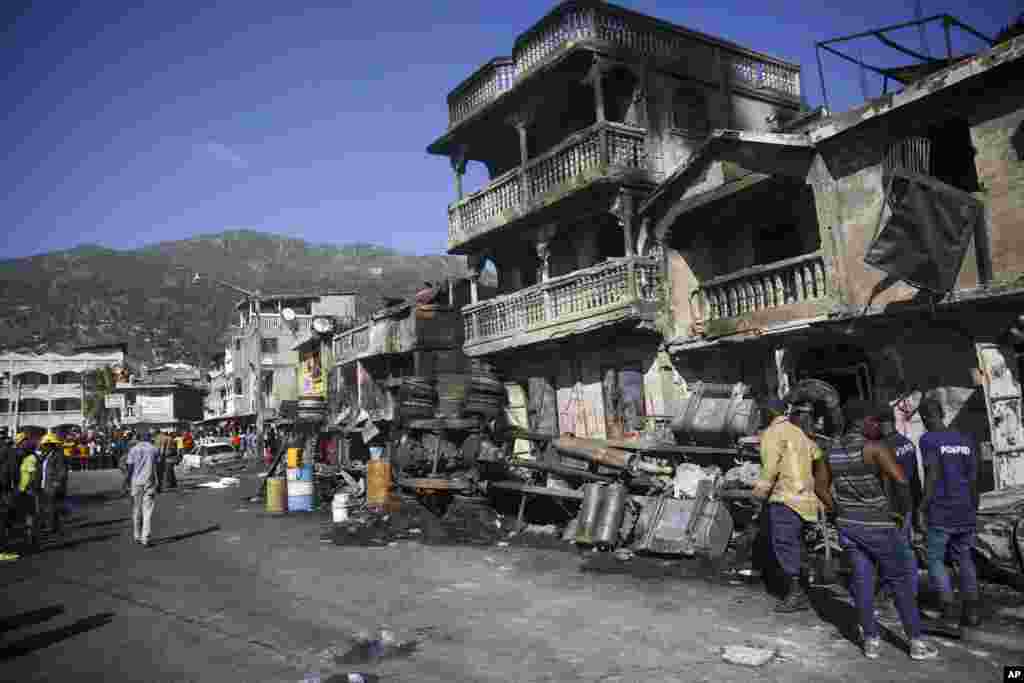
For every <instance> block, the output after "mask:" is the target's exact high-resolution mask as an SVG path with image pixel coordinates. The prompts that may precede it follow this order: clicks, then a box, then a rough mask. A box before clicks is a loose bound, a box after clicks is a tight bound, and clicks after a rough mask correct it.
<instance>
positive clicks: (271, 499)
mask: <svg viewBox="0 0 1024 683" xmlns="http://www.w3.org/2000/svg"><path fill="white" fill-rule="evenodd" d="M266 487H267V512H269V513H272V514H278V515H280V514H284V513H285V512H288V486H287V484H286V483H285V480H284V479H282V478H280V477H270V478H268V479H267V483H266Z"/></svg>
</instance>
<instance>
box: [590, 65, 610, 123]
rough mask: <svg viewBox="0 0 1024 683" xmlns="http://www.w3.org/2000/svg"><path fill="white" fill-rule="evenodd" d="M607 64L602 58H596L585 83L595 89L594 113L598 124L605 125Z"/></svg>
mask: <svg viewBox="0 0 1024 683" xmlns="http://www.w3.org/2000/svg"><path fill="white" fill-rule="evenodd" d="M607 70H608V69H607V62H606V61H605V60H603V59H601V58H600V57H595V58H594V64H593V66H591V67H590V71H588V72H587V77H586V78H585V79H584V83H588V84H589V85H590V86H591V87H592V88H593V89H594V113H595V115H596V118H597V122H598V123H604V121H605V113H604V74H605V72H606V71H607Z"/></svg>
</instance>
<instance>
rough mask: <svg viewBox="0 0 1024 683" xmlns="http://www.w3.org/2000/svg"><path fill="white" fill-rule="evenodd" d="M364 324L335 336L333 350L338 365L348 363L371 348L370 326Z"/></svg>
mask: <svg viewBox="0 0 1024 683" xmlns="http://www.w3.org/2000/svg"><path fill="white" fill-rule="evenodd" d="M371 324H372V323H364V324H362V325H360V326H359V327H353V328H352V329H350V330H345V331H344V332H342V333H340V334H336V335H334V341H333V343H332V350H333V351H334V362H335V363H337V364H338V365H341V364H343V363H348V362H349V361H351V360H353V359H355V358H357V357H358V356H359V354H361V353H364V352H365V351H366V350H367V349H369V348H370V325H371Z"/></svg>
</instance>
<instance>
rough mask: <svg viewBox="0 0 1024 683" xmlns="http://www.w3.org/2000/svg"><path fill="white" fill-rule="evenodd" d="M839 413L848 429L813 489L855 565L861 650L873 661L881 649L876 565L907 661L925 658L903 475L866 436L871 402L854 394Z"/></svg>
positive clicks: (889, 453)
mask: <svg viewBox="0 0 1024 683" xmlns="http://www.w3.org/2000/svg"><path fill="white" fill-rule="evenodd" d="M845 413H846V415H845V417H846V433H845V435H844V436H843V438H842V439H840V440H839V442H838V443H837V444H836V445H835V446H834V447H833V448H831V449H830V450H829V452H828V457H827V459H826V463H825V466H824V467H822V468H819V470H818V471H817V473H816V474H818V475H819V476H817V477H816V481H815V490H816V492H817V494H818V497H819V498H820V499H821V501H822V503H823V504H824V505H825V509H826V510H827V511H828V513H829V514H830V515H832V516H834V518H835V522H836V526H838V528H839V543H840V545H842V546H843V549H844V550H845V551H846V552H847V553H848V555H849V557H850V560H851V561H852V563H853V580H852V581H851V583H850V591H851V592H852V593H853V599H854V604H855V605H856V607H857V612H858V614H859V616H860V628H861V636H862V638H863V642H862V647H863V648H864V655H865V656H866V657H868V658H869V659H876V658H878V656H879V655H880V654H881V647H882V641H881V638H880V637H879V629H878V622H877V621H876V620H875V606H874V600H875V565H876V564H877V565H878V571H879V573H880V575H881V579H882V584H883V585H884V586H886V587H887V588H888V589H890V590H891V591H892V593H893V596H894V599H895V602H896V610H897V611H898V612H899V615H900V621H902V622H903V628H904V630H905V631H906V634H907V638H908V639H909V640H910V656H911V658H912V659H931V658H933V657H936V656H938V651H937V650H936V649H935V646H934V645H932V644H931V643H928V642H927V641H926V640H924V639H923V638H922V637H921V633H922V632H921V614H920V612H919V611H918V609H917V603H916V602H915V599H914V592H913V585H912V583H911V576H910V569H909V567H908V564H907V562H906V560H905V557H906V552H905V550H904V547H903V546H904V545H905V544H906V543H907V537H906V534H905V533H903V531H902V527H903V524H902V517H903V516H905V515H906V514H908V513H909V512H910V492H909V488H908V486H907V478H906V476H905V475H904V473H903V469H902V468H901V467H900V465H899V463H897V462H896V455H895V453H894V452H893V450H892V448H891V447H889V446H888V445H886V444H885V443H884V442H882V441H879V440H874V439H867V438H865V436H864V422H865V418H867V417H868V416H869V415H870V414H871V413H872V406H871V405H870V404H868V403H867V402H865V401H861V400H858V399H854V400H851V401H849V402H847V404H846V407H845ZM885 482H889V483H890V484H891V485H892V488H893V490H894V492H895V494H896V497H897V498H898V502H897V504H896V505H895V506H894V505H893V504H891V503H890V502H889V498H888V496H886V490H885V485H884V484H885ZM894 507H895V508H896V509H894Z"/></svg>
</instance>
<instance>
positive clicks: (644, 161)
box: [448, 123, 654, 244]
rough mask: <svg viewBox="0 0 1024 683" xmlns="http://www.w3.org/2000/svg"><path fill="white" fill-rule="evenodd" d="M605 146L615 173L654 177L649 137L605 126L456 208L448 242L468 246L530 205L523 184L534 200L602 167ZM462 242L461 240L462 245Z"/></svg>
mask: <svg viewBox="0 0 1024 683" xmlns="http://www.w3.org/2000/svg"><path fill="white" fill-rule="evenodd" d="M602 140H604V141H605V144H606V146H607V147H606V150H607V159H608V165H609V167H610V168H618V169H637V170H647V171H648V172H650V173H652V174H653V173H654V171H653V169H652V167H651V166H652V165H651V158H650V155H649V153H648V149H647V143H646V131H644V130H643V129H640V128H633V127H631V126H625V125H622V124H618V123H599V124H595V125H593V126H591V127H589V128H585V129H584V130H582V131H580V132H578V133H575V134H573V135H571V136H570V137H569V138H568V139H566V140H565V141H564V142H562V143H561V144H560V145H558V146H557V147H555V148H554V149H552V150H551V151H549V152H546V153H545V154H542V155H541V156H539V157H537V158H536V159H532V160H530V161H529V162H528V163H527V164H526V166H525V167H524V168H522V169H519V168H516V169H512V170H511V171H508V172H507V173H505V174H503V175H500V176H498V177H497V178H495V179H494V180H493V181H491V183H490V184H488V185H487V186H486V187H484V188H482V189H480V190H478V191H476V192H474V193H473V194H471V195H469V196H468V197H465V198H464V199H462V200H460V201H458V202H456V203H454V204H452V205H451V206H450V207H449V209H448V242H449V244H457V243H459V242H462V241H464V239H465V238H464V237H463V236H464V235H466V234H467V233H472V232H473V231H474V229H475V228H477V227H478V226H480V225H484V224H487V223H489V222H491V221H493V220H495V219H496V218H498V217H499V216H501V214H502V213H503V212H505V211H510V210H515V209H519V208H520V207H522V206H523V205H524V204H525V201H526V198H524V197H523V196H522V188H523V184H524V183H523V181H522V176H523V174H525V177H526V181H525V185H526V187H527V191H528V192H529V196H530V197H536V196H539V195H543V194H545V193H546V192H550V191H551V190H554V189H556V188H558V187H560V186H562V185H564V184H565V183H568V182H570V181H571V180H572V179H573V178H576V177H577V176H580V175H581V174H583V173H586V172H587V171H592V170H595V169H599V168H600V167H601V164H602V154H601V142H602ZM460 238H461V239H460Z"/></svg>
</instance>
